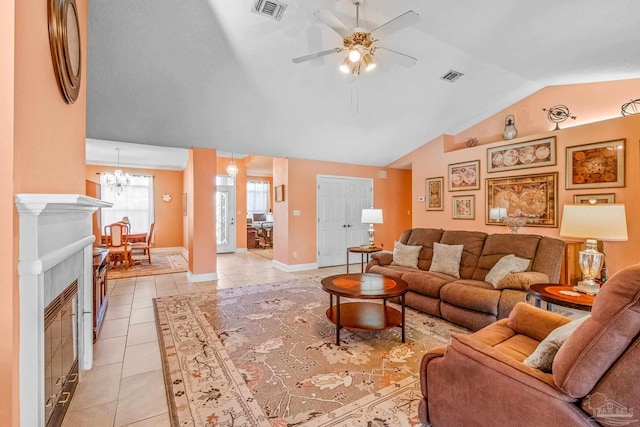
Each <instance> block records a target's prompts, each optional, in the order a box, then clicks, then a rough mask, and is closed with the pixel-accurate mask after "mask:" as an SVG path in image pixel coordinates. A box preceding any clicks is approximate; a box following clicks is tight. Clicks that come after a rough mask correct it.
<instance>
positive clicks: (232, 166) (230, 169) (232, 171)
mask: <svg viewBox="0 0 640 427" xmlns="http://www.w3.org/2000/svg"><path fill="white" fill-rule="evenodd" d="M227 175H229V176H230V177H231V178H235V177H236V175H238V166H236V162H234V161H233V153H231V161H230V162H229V164H228V165H227Z"/></svg>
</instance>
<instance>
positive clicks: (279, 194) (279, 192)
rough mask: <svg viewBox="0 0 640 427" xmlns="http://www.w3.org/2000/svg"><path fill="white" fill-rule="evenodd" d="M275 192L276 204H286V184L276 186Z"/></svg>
mask: <svg viewBox="0 0 640 427" xmlns="http://www.w3.org/2000/svg"><path fill="white" fill-rule="evenodd" d="M275 192H276V202H284V184H283V185H276V187H275Z"/></svg>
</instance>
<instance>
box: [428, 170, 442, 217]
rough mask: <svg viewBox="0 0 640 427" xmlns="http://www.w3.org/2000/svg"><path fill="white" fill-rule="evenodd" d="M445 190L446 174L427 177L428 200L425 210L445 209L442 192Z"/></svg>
mask: <svg viewBox="0 0 640 427" xmlns="http://www.w3.org/2000/svg"><path fill="white" fill-rule="evenodd" d="M443 191H444V176H438V177H434V178H427V179H425V190H424V193H425V194H426V201H425V210H427V211H443V210H444V205H443V204H442V196H443V195H442V193H443Z"/></svg>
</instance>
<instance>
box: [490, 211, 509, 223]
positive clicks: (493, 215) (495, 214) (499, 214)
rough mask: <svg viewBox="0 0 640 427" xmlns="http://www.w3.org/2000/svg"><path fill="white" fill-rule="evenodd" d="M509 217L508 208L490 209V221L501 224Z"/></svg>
mask: <svg viewBox="0 0 640 427" xmlns="http://www.w3.org/2000/svg"><path fill="white" fill-rule="evenodd" d="M506 216H507V208H491V209H489V219H492V220H494V221H495V222H500V220H501V219H502V218H505V217H506Z"/></svg>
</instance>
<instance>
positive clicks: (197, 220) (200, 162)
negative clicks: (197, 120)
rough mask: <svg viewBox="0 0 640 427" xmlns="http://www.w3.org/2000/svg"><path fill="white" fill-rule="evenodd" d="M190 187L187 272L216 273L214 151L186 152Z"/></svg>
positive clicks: (188, 196)
mask: <svg viewBox="0 0 640 427" xmlns="http://www.w3.org/2000/svg"><path fill="white" fill-rule="evenodd" d="M189 164H190V166H191V171H192V176H193V185H192V189H191V191H187V193H188V195H187V199H188V200H189V203H188V214H187V215H188V217H189V218H188V221H189V271H190V272H191V273H192V274H194V275H200V274H203V275H204V274H211V273H215V272H216V260H217V255H216V246H217V245H216V206H215V201H216V197H215V196H216V150H211V149H207V148H192V149H191V150H190V151H189Z"/></svg>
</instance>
